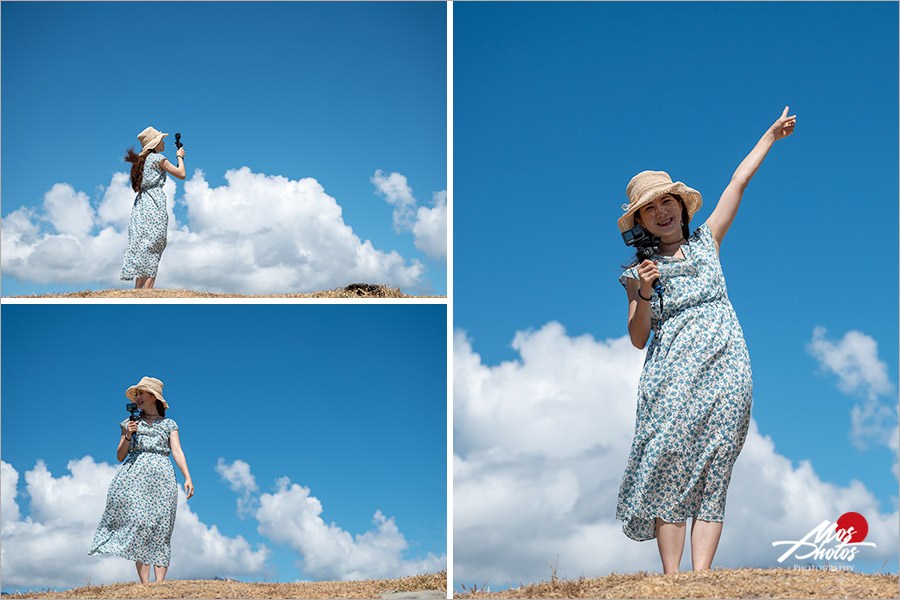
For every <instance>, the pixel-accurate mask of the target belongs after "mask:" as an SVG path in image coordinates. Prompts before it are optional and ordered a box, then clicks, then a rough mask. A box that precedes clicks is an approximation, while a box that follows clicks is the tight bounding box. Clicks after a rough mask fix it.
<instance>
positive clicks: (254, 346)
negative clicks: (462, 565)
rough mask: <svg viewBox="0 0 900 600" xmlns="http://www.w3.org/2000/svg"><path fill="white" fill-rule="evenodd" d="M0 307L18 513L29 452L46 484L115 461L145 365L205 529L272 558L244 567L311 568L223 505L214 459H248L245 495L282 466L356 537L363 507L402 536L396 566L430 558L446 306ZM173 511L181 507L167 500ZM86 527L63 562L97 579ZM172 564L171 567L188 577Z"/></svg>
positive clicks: (26, 510)
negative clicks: (89, 460)
mask: <svg viewBox="0 0 900 600" xmlns="http://www.w3.org/2000/svg"><path fill="white" fill-rule="evenodd" d="M2 316H3V333H2V347H3V366H2V376H3V377H2V379H3V390H2V392H3V432H2V434H3V435H2V439H3V444H2V446H3V447H2V454H3V461H4V463H7V464H8V465H11V466H12V467H13V468H14V469H15V470H16V471H17V472H18V473H19V485H18V491H19V496H18V503H19V506H20V510H21V513H22V517H23V518H24V517H25V516H27V515H29V514H33V513H32V512H31V506H30V500H29V498H27V497H25V498H23V492H24V491H25V479H24V476H25V472H26V471H30V470H32V469H34V468H35V464H36V462H37V460H38V459H41V460H43V461H44V462H45V464H46V467H47V469H48V470H49V471H50V473H51V474H52V475H53V477H55V478H57V479H62V478H63V477H64V476H67V475H68V476H71V473H69V472H68V471H67V464H68V463H69V461H72V460H76V459H81V458H82V457H84V456H91V457H93V459H94V460H95V461H96V462H106V463H109V464H111V465H115V466H117V465H118V463H116V461H115V447H116V444H117V443H118V435H119V434H118V423H119V422H120V421H121V420H122V419H124V418H125V417H127V415H128V413H127V412H126V410H125V403H126V402H127V399H126V397H125V389H126V388H128V387H129V386H131V385H133V384H135V383H137V382H138V381H139V380H140V378H141V377H143V376H145V375H148V376H155V377H158V378H160V379H161V380H162V381H163V383H164V385H165V387H164V390H163V393H164V396H165V397H166V399H167V401H168V402H169V405H170V410H169V412H168V415H167V416H169V417H171V418H173V419H175V421H176V422H177V423H178V425H179V427H180V435H181V441H182V446H183V448H184V451H185V455H186V457H187V461H188V466H189V468H190V471H191V475H192V478H193V482H194V485H195V488H196V495H195V496H194V497H193V498H192V499H191V500H190V501H189V502H188V504H189V506H190V510H191V511H192V512H193V513H195V514H196V515H197V517H198V518H199V520H200V521H201V522H203V523H204V524H206V525H207V526H210V527H211V526H213V525H215V526H216V527H217V528H218V531H219V532H220V533H221V534H223V535H225V536H228V537H231V538H234V537H236V536H238V535H241V536H243V537H244V538H245V539H246V540H247V542H249V543H250V545H251V546H253V547H255V545H256V544H257V543H264V544H265V545H266V546H267V547H268V548H269V549H270V550H271V551H272V554H271V555H270V557H269V559H268V560H267V561H266V567H272V568H274V569H275V570H274V571H272V570H271V569H270V570H267V571H266V572H265V573H259V574H255V575H247V576H246V577H245V578H249V579H254V578H255V579H256V580H260V581H261V580H264V579H266V578H268V580H270V581H294V580H297V579H315V578H316V577H312V576H310V574H308V573H304V571H303V568H297V567H295V566H294V562H295V561H296V560H297V559H298V554H297V553H295V552H294V551H292V550H291V549H290V548H287V547H286V546H285V545H279V544H276V543H274V542H273V541H272V540H271V539H269V538H266V537H264V536H262V535H261V534H260V533H258V532H257V527H258V525H259V523H257V520H256V519H255V518H252V517H244V518H240V517H238V516H237V514H236V513H237V510H236V506H237V499H238V498H239V497H240V496H241V494H240V493H236V492H233V491H231V490H230V489H229V486H228V484H227V483H226V482H225V480H224V479H223V478H222V477H220V476H219V474H218V473H217V472H216V470H215V467H216V465H217V462H218V460H219V458H223V459H224V460H225V463H226V464H227V465H232V464H233V463H234V461H236V460H241V461H244V462H246V463H247V464H248V465H249V466H250V469H251V472H252V474H253V476H254V477H255V480H256V483H257V485H258V487H259V490H260V492H259V493H273V490H275V489H276V481H277V480H278V479H279V478H282V477H288V478H290V480H291V482H293V483H295V484H299V485H301V486H304V487H307V488H309V490H310V492H309V493H310V495H311V496H314V497H316V498H318V500H319V501H320V502H321V504H322V507H323V512H322V515H321V518H322V519H324V521H325V523H334V524H335V525H336V526H337V527H339V528H341V529H343V530H345V531H347V532H349V533H350V534H352V535H354V536H356V535H359V534H362V533H364V532H366V531H369V530H372V529H373V528H374V526H373V525H372V519H373V515H374V514H375V511H376V510H380V511H381V512H382V513H383V514H384V515H385V516H386V517H388V518H390V517H393V518H394V519H395V523H396V526H397V528H398V529H399V531H400V533H402V534H403V536H404V537H405V539H406V541H407V543H408V544H409V547H408V549H407V550H406V551H405V552H404V553H401V558H402V559H404V560H411V561H415V560H422V559H424V558H426V557H427V556H428V555H429V553H431V554H433V555H434V556H435V557H442V556H443V555H444V554H445V553H446V543H447V538H446V509H447V506H446V494H447V486H446V481H447V479H446V464H447V461H446V389H447V381H446V364H447V344H446V309H445V307H444V306H440V305H415V306H396V305H394V306H353V307H349V306H340V307H339V306H309V305H307V306H284V305H244V306H234V305H206V306H197V305H171V304H170V305H165V306H148V305H130V306H120V305H89V306H76V305H64V306H48V305H39V306H34V305H32V306H24V305H9V304H6V305H4V306H3V311H2ZM48 419H50V421H51V422H53V423H56V425H54V426H47V423H48ZM4 469H6V467H4ZM176 474H177V478H178V481H179V487H182V486H183V483H184V480H183V477H182V476H181V474H180V473H179V472H178V471H177V469H176ZM6 475H7V473H6V471H4V479H6ZM7 484H8V481H4V485H7ZM95 492H96V490H94V491H93V492H91V493H95ZM4 493H5V492H4ZM105 494H106V490H105V489H103V490H102V491H101V495H102V496H103V498H104V499H105ZM4 500H7V499H6V498H4ZM72 500H74V498H73V499H72ZM104 502H105V500H104ZM81 510H85V509H83V508H82V509H81ZM100 510H101V512H102V507H101V509H100ZM99 518H100V514H99V513H98V514H96V515H93V516H92V518H91V519H89V520H95V521H97V522H99ZM35 519H36V520H40V519H38V518H37V517H35ZM178 519H182V520H183V519H187V517H186V516H185V513H184V511H182V509H179V517H178ZM44 521H45V523H51V524H52V522H53V521H52V520H51V519H50V518H49V517H46V518H44ZM176 523H177V521H176ZM92 527H94V528H95V527H96V523H94V525H93V526H92ZM177 527H178V525H177V524H176V531H177ZM85 529H90V528H89V527H85ZM8 531H9V530H7V529H6V525H5V524H4V533H5V534H6V533H7V532H8ZM92 535H93V532H92V531H90V532H89V535H88V539H81V540H79V542H83V543H82V544H81V545H83V546H84V548H83V551H84V552H83V553H84V556H82V552H76V550H78V547H77V544H75V546H76V547H75V549H74V550H72V552H73V553H74V554H73V556H71V557H67V560H66V562H67V563H68V562H69V561H71V562H72V563H74V564H76V565H79V566H80V568H82V570H83V571H85V576H87V572H88V571H89V570H93V573H94V575H93V577H94V581H95V582H98V580H99V579H100V578H102V577H103V576H104V575H103V572H102V571H103V568H101V566H100V564H101V563H100V560H101V559H100V558H98V557H88V556H87V555H86V552H87V547H88V545H89V544H90V536H92ZM48 539H49V538H48ZM17 540H20V538H11V539H4V551H5V553H6V554H7V556H12V555H13V554H14V553H17V552H19V553H22V552H27V548H25V547H24V546H23V545H24V542H23V541H18V544H19V545H18V546H17ZM17 547H18V550H17ZM175 551H176V549H175V548H173V562H172V568H173V570H174V569H175V568H177V567H179V562H178V556H177V555H176V554H174V552H175ZM385 554H386V555H387V554H390V552H389V551H386V552H385ZM112 560H114V561H118V562H117V563H116V564H115V565H114V566H116V568H118V566H119V565H118V563H121V564H122V565H126V561H125V560H123V559H112ZM216 561H217V559H215V558H210V559H208V560H207V562H209V563H211V564H212V565H216V564H217V562H216ZM186 562H187V559H182V560H181V563H182V564H181V565H180V566H181V568H182V575H181V576H180V577H179V576H178V575H174V574H173V577H176V578H184V577H185V576H189V575H191V573H190V572H185V569H187V565H186V564H185V563H186ZM126 566H128V565H126ZM133 568H134V567H133V564H131V565H130V567H129V569H130V571H128V569H126V577H125V578H124V579H121V580H123V581H128V580H130V578H129V577H128V576H127V573H130V574H131V575H133ZM197 568H199V567H197ZM213 568H215V567H213ZM13 570H14V569H11V568H7V570H6V571H5V572H4V591H7V588H9V586H11V585H15V584H14V583H13V581H14V580H17V579H18V578H17V576H16V575H17V574H14V573H13ZM223 570H224V568H223ZM223 574H224V573H221V572H220V573H213V574H207V576H208V577H213V576H217V575H223ZM83 584H84V580H83V578H81V579H80V580H78V581H74V582H72V585H74V586H78V585H83ZM30 586H34V587H40V586H46V587H53V584H52V583H51V582H47V581H46V580H35V581H33V582H32V583H31V585H30ZM30 586H29V585H26V584H18V585H16V586H15V587H16V589H22V588H23V587H30Z"/></svg>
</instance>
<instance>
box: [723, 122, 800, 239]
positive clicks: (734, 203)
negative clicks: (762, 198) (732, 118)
mask: <svg viewBox="0 0 900 600" xmlns="http://www.w3.org/2000/svg"><path fill="white" fill-rule="evenodd" d="M787 113H788V107H787V106H785V107H784V111H783V112H782V113H781V116H780V117H779V118H778V120H777V121H775V123H773V124H772V126H771V127H769V129H767V130H766V132H765V133H764V134H763V136H762V137H761V138H760V140H759V141H758V142H756V146H754V147H753V150H751V151H750V154H748V155H747V157H746V158H745V159H744V160H742V161H741V164H740V165H738V168H737V170H735V172H734V175H732V176H731V182H730V183H729V184H728V186H727V187H726V188H725V191H724V192H722V196H721V197H720V198H719V202H718V203H717V204H716V208H715V209H714V210H713V212H712V214H711V215H710V216H709V218H708V219H707V220H706V224H707V225H708V226H709V231H710V233H712V236H713V239H714V240H715V242H716V249H718V247H719V244H721V243H722V239H723V238H724V237H725V234H726V233H728V229H729V228H730V227H731V224H732V222H734V217H735V215H737V211H738V207H739V206H740V205H741V198H742V197H743V195H744V189H745V188H746V187H747V184H748V183H750V180H751V179H752V178H753V175H755V174H756V170H757V169H759V165H761V164H762V161H763V159H764V158H765V157H766V154H767V153H768V152H769V148H771V147H772V144H774V143H775V142H777V141H778V140H780V139H784V138H786V137H787V136H789V135H791V134H792V133H794V124H795V123H796V122H797V115H791V116H788V114H787Z"/></svg>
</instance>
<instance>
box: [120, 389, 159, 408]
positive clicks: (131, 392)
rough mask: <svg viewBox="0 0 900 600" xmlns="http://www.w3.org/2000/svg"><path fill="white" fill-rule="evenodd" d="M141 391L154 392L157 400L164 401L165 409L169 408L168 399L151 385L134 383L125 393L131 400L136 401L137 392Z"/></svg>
mask: <svg viewBox="0 0 900 600" xmlns="http://www.w3.org/2000/svg"><path fill="white" fill-rule="evenodd" d="M139 391H144V392H149V393H151V394H153V396H154V398H156V399H157V400H159V401H160V402H162V403H163V406H164V407H165V409H166V410H169V403H168V402H166V399H165V398H163V397H162V394H160V393H159V392H157V391H156V390H154V389H153V388H151V387H149V386H146V385H141V384H140V383H139V384H137V385H133V386H131V387H130V388H128V389H127V390H125V395H126V396H128V399H129V400H131V401H132V402H134V401H135V400H137V393H138V392H139Z"/></svg>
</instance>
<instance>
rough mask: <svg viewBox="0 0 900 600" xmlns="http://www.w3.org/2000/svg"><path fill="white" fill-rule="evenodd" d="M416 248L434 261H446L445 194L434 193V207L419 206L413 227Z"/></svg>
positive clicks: (443, 192) (444, 192)
mask: <svg viewBox="0 0 900 600" xmlns="http://www.w3.org/2000/svg"><path fill="white" fill-rule="evenodd" d="M412 231H413V235H414V236H415V237H416V242H415V243H416V248H418V249H419V250H421V251H422V252H424V253H425V254H427V255H428V256H430V257H431V258H433V259H435V260H442V261H446V260H447V192H446V191H441V192H435V193H434V206H433V207H432V208H428V207H426V206H420V207H419V208H418V210H417V211H416V222H415V224H414V225H413V229H412Z"/></svg>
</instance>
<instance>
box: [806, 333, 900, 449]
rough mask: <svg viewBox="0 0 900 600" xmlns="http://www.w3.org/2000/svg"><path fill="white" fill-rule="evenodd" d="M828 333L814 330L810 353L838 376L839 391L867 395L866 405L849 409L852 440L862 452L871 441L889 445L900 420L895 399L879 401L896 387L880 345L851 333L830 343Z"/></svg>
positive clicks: (865, 336)
mask: <svg viewBox="0 0 900 600" xmlns="http://www.w3.org/2000/svg"><path fill="white" fill-rule="evenodd" d="M825 334H826V329H825V328H824V327H822V326H817V327H815V329H813V337H812V340H811V341H810V342H809V344H807V346H806V349H807V351H808V352H809V353H810V354H811V355H812V356H813V357H815V358H816V359H817V360H818V361H819V365H820V366H821V367H822V369H823V370H824V371H826V372H830V373H833V374H834V375H837V377H838V389H840V390H841V391H842V392H844V393H845V394H856V393H860V394H863V395H864V400H863V403H862V404H855V405H854V406H853V407H852V408H851V410H850V416H851V422H852V424H853V427H852V429H851V432H850V436H851V440H852V441H853V443H854V444H855V445H856V446H857V447H858V448H860V449H864V448H865V447H866V445H867V442H869V441H874V442H875V443H879V444H883V445H887V446H890V445H891V439H892V438H891V436H892V435H893V433H894V430H895V427H894V424H895V423H897V420H898V416H897V407H896V398H891V400H893V402H892V403H891V404H886V403H884V402H881V401H880V400H879V396H888V395H890V394H891V392H893V390H894V384H893V383H891V380H890V378H889V377H888V372H887V365H886V364H885V363H884V361H882V360H880V359H879V358H878V343H877V342H876V341H875V340H874V339H873V338H872V337H870V336H868V335H866V334H864V333H862V332H860V331H848V332H847V333H845V334H844V337H843V338H842V339H841V340H840V341H838V342H832V341H830V340H827V339H826V338H825Z"/></svg>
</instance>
